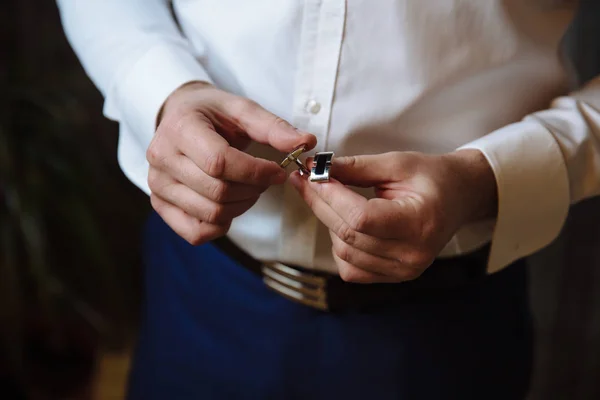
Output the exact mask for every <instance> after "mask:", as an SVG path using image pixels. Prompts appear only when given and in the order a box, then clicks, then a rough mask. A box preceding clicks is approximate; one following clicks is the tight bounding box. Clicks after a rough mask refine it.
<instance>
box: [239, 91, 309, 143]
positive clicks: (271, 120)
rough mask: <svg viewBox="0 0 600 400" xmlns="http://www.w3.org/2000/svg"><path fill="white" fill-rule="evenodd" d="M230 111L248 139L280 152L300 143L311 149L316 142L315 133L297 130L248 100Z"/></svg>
mask: <svg viewBox="0 0 600 400" xmlns="http://www.w3.org/2000/svg"><path fill="white" fill-rule="evenodd" d="M230 112H231V115H232V117H234V119H235V120H236V122H237V124H238V125H239V126H240V127H241V128H242V129H243V130H244V131H245V132H246V134H247V135H248V136H249V137H250V139H252V140H254V141H256V142H258V143H262V144H266V145H269V146H271V147H273V148H275V149H277V150H279V151H281V152H284V153H288V152H290V151H292V150H294V149H295V148H297V147H299V146H302V145H304V146H306V150H311V149H312V148H314V147H315V146H316V144H317V138H316V137H315V135H312V134H310V133H306V132H301V131H299V130H298V129H296V128H295V127H293V126H292V125H290V124H289V123H288V122H287V121H285V120H284V119H282V118H280V117H278V116H276V115H274V114H271V113H270V112H268V111H267V110H265V109H264V108H262V107H261V106H260V105H258V104H256V103H254V102H252V101H250V100H247V101H245V102H244V105H243V107H239V108H237V109H234V110H230Z"/></svg>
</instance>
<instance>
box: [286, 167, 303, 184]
mask: <svg viewBox="0 0 600 400" xmlns="http://www.w3.org/2000/svg"><path fill="white" fill-rule="evenodd" d="M301 179H302V178H301V177H300V174H299V173H298V172H297V171H294V172H292V173H291V174H290V176H289V179H288V182H290V184H291V185H292V186H293V187H295V188H298V187H300V185H301V184H302V182H300V181H301Z"/></svg>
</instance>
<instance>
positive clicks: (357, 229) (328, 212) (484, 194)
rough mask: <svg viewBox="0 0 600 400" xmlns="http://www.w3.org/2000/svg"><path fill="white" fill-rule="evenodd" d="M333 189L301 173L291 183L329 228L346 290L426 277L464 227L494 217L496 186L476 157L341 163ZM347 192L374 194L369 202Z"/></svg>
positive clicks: (391, 157)
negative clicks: (352, 286)
mask: <svg viewBox="0 0 600 400" xmlns="http://www.w3.org/2000/svg"><path fill="white" fill-rule="evenodd" d="M331 176H332V179H330V181H329V182H323V183H313V182H309V181H308V180H306V179H305V178H303V177H301V176H300V175H299V174H298V172H294V173H292V174H291V176H290V182H291V183H292V184H293V185H294V186H295V187H296V189H298V191H299V192H300V194H301V196H302V197H303V198H304V200H305V201H306V203H307V204H308V205H309V206H310V207H311V209H312V210H313V212H314V213H315V215H316V216H317V217H318V218H319V219H320V220H321V221H322V222H323V223H324V224H325V225H326V226H327V227H328V228H329V233H330V235H331V239H332V242H333V248H332V252H333V257H334V259H335V262H336V263H337V266H338V269H339V273H340V276H341V277H342V279H344V280H345V281H348V282H356V283H375V282H402V281H407V280H412V279H415V278H417V277H419V276H420V275H421V273H423V271H425V269H426V268H427V267H429V265H431V263H432V262H433V261H434V259H435V257H436V256H437V255H438V254H439V253H440V251H441V250H442V249H443V248H444V246H445V245H446V244H447V243H448V241H449V240H450V239H451V238H452V236H453V235H454V234H455V233H456V232H457V231H458V230H459V229H460V228H461V227H462V226H463V225H465V224H467V223H470V222H475V221H478V220H482V219H485V218H493V217H494V216H495V215H496V208H497V206H496V204H497V194H496V181H495V177H494V173H493V171H492V169H491V167H490V165H489V163H488V162H487V160H486V158H485V157H484V156H483V154H482V153H481V152H480V151H479V150H470V149H469V150H460V151H456V152H453V153H448V154H444V155H426V154H422V153H415V152H390V153H385V154H379V155H364V156H350V157H339V158H335V159H334V160H333V165H332V167H331ZM346 185H349V186H355V187H363V188H367V187H373V188H374V189H375V197H374V198H372V199H367V198H365V197H363V196H361V195H359V194H358V193H356V192H355V191H353V190H351V189H350V188H348V187H347V186H346Z"/></svg>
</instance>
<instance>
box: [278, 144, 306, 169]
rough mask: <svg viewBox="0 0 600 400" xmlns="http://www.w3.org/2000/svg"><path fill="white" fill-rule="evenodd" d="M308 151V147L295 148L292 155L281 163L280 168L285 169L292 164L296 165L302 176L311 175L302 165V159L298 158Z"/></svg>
mask: <svg viewBox="0 0 600 400" xmlns="http://www.w3.org/2000/svg"><path fill="white" fill-rule="evenodd" d="M305 151H306V146H300V147H297V148H295V149H294V150H292V152H291V153H289V154H288V155H287V156H286V157H285V158H284V159H283V161H282V162H280V163H279V166H280V167H281V168H285V167H287V166H288V165H290V164H291V163H294V164H296V166H297V167H298V170H299V171H300V175H309V174H310V171H309V170H308V168H306V166H305V165H304V164H303V163H302V161H300V159H298V157H300V154H302V153H304V152H305Z"/></svg>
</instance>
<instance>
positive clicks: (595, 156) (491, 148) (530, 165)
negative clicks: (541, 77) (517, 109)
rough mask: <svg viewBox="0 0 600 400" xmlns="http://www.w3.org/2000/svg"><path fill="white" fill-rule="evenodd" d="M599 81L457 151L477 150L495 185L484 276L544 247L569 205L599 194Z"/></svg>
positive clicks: (557, 228)
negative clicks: (493, 221)
mask: <svg viewBox="0 0 600 400" xmlns="http://www.w3.org/2000/svg"><path fill="white" fill-rule="evenodd" d="M599 110H600V78H596V79H595V80H594V81H592V82H590V83H589V84H588V85H587V86H585V87H584V88H583V89H582V90H580V91H578V92H575V93H573V94H571V95H569V96H564V97H560V98H557V99H556V100H555V101H554V102H553V103H552V104H551V107H550V108H549V109H547V110H543V111H540V112H537V113H534V114H531V115H528V116H527V117H526V118H524V119H523V120H522V121H520V122H517V123H514V124H511V125H508V126H506V127H504V128H501V129H499V130H497V131H494V132H492V133H490V134H488V135H486V136H484V137H482V138H480V139H477V140H475V141H473V142H471V143H468V144H466V145H464V146H462V147H461V148H474V149H479V150H480V151H482V152H483V154H484V155H485V156H486V158H487V160H488V161H489V163H490V165H491V167H492V169H493V171H494V174H495V176H496V181H497V185H498V214H497V219H496V226H495V229H494V233H493V237H492V247H491V254H490V258H489V262H488V271H489V272H490V273H492V272H496V271H498V270H500V269H502V268H503V267H505V266H506V265H508V264H510V263H511V262H513V261H515V260H517V259H519V258H521V257H524V256H527V255H530V254H532V253H534V252H536V251H538V250H540V249H541V248H543V247H545V246H547V245H548V244H550V243H551V242H552V241H553V240H554V239H555V238H556V237H557V236H558V235H559V233H560V231H561V229H562V227H563V225H564V222H565V220H566V217H567V214H568V211H569V207H570V205H571V204H574V203H577V202H579V201H581V200H583V199H586V198H589V197H592V196H596V195H598V194H600V111H599Z"/></svg>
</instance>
